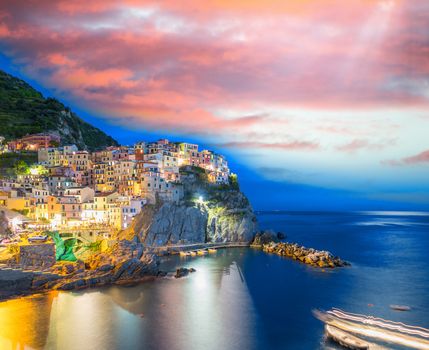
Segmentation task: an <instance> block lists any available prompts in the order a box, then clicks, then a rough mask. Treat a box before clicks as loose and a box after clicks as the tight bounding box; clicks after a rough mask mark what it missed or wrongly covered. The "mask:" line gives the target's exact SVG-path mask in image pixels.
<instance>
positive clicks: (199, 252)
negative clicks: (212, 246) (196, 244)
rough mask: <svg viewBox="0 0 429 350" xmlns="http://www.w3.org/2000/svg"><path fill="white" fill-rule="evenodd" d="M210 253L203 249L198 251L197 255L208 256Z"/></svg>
mask: <svg viewBox="0 0 429 350" xmlns="http://www.w3.org/2000/svg"><path fill="white" fill-rule="evenodd" d="M208 253H209V252H208V251H207V250H205V249H201V250H198V251H197V254H198V255H206V254H208Z"/></svg>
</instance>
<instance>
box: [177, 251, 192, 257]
mask: <svg viewBox="0 0 429 350" xmlns="http://www.w3.org/2000/svg"><path fill="white" fill-rule="evenodd" d="M179 255H180V256H189V255H191V254H190V253H189V252H183V251H181V252H179Z"/></svg>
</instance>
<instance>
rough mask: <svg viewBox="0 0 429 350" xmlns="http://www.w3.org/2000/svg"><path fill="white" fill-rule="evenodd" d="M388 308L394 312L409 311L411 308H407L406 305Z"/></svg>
mask: <svg viewBox="0 0 429 350" xmlns="http://www.w3.org/2000/svg"><path fill="white" fill-rule="evenodd" d="M390 308H391V309H392V310H396V311H410V310H411V307H409V306H407V305H390Z"/></svg>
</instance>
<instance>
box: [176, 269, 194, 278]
mask: <svg viewBox="0 0 429 350" xmlns="http://www.w3.org/2000/svg"><path fill="white" fill-rule="evenodd" d="M195 271H196V270H195V269H194V268H192V267H191V268H189V269H187V268H186V267H180V268H178V269H177V270H176V274H175V275H174V277H175V278H181V277H185V276H187V275H189V274H190V273H192V272H195Z"/></svg>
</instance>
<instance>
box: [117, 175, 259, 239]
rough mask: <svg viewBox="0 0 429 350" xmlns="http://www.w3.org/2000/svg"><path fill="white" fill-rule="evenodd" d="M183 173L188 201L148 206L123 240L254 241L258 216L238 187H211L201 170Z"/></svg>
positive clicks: (120, 236) (121, 233)
mask: <svg viewBox="0 0 429 350" xmlns="http://www.w3.org/2000/svg"><path fill="white" fill-rule="evenodd" d="M181 174H182V182H183V184H184V193H185V198H184V199H183V200H182V201H181V202H179V203H174V202H165V203H163V202H161V201H160V200H158V202H157V204H155V205H146V206H145V207H144V208H143V210H142V212H141V213H140V214H139V215H138V216H137V217H136V218H135V220H134V223H133V225H132V226H130V227H129V228H128V229H126V230H124V231H122V232H120V233H119V238H120V239H128V240H130V239H133V237H136V236H137V237H138V238H139V239H140V240H141V241H142V242H143V243H144V244H145V245H146V246H163V245H167V244H189V243H204V242H251V241H252V239H253V237H254V236H255V234H256V232H257V230H258V224H257V220H256V216H255V214H254V212H253V209H252V207H251V205H250V203H249V201H248V199H247V198H246V196H245V195H244V194H243V193H242V192H241V191H240V190H239V189H238V186H232V185H229V186H228V185H213V184H210V183H208V181H207V180H206V179H205V178H204V175H205V174H204V173H201V170H198V171H194V170H193V169H192V168H187V169H186V172H181ZM200 196H201V197H202V198H203V199H202V200H199V199H198V198H199V197H200Z"/></svg>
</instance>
